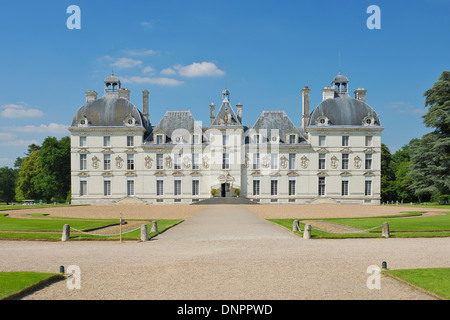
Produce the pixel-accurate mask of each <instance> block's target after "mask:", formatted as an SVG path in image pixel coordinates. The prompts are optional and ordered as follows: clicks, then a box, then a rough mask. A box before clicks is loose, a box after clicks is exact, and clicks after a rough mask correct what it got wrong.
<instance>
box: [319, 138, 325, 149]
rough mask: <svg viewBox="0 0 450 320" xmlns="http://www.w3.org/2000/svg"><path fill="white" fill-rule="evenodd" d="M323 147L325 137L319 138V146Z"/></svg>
mask: <svg viewBox="0 0 450 320" xmlns="http://www.w3.org/2000/svg"><path fill="white" fill-rule="evenodd" d="M324 145H325V136H319V146H321V147H322V146H324Z"/></svg>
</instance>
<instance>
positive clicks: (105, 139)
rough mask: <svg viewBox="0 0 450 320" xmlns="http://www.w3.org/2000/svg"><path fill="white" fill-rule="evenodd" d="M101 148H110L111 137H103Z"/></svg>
mask: <svg viewBox="0 0 450 320" xmlns="http://www.w3.org/2000/svg"><path fill="white" fill-rule="evenodd" d="M103 146H104V147H111V137H110V136H105V137H103Z"/></svg>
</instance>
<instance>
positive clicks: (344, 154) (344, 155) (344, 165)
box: [342, 153, 348, 170]
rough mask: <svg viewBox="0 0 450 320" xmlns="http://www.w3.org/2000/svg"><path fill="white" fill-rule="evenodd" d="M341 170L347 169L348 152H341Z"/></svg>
mask: <svg viewBox="0 0 450 320" xmlns="http://www.w3.org/2000/svg"><path fill="white" fill-rule="evenodd" d="M342 170H348V153H343V154H342Z"/></svg>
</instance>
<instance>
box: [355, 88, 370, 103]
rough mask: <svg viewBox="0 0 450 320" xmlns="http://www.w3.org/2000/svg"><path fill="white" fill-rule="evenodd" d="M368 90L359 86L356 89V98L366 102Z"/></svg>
mask: <svg viewBox="0 0 450 320" xmlns="http://www.w3.org/2000/svg"><path fill="white" fill-rule="evenodd" d="M366 93H367V90H366V89H364V88H358V89H356V90H355V99H356V100H359V101H362V102H364V103H366Z"/></svg>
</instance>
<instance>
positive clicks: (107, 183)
mask: <svg viewBox="0 0 450 320" xmlns="http://www.w3.org/2000/svg"><path fill="white" fill-rule="evenodd" d="M103 195H104V196H110V195H111V180H109V179H108V180H106V179H105V180H104V181H103Z"/></svg>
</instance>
